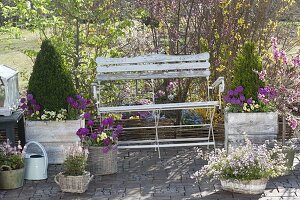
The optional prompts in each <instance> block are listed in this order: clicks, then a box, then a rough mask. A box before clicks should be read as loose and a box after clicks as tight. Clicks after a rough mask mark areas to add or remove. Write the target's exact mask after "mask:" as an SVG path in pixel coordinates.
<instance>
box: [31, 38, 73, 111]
mask: <svg viewBox="0 0 300 200" xmlns="http://www.w3.org/2000/svg"><path fill="white" fill-rule="evenodd" d="M28 93H32V94H33V95H34V98H35V99H36V100H37V102H38V103H39V104H41V105H42V106H43V108H44V109H47V110H51V111H58V110H60V109H61V108H65V109H66V108H67V101H66V99H67V97H68V96H69V95H74V94H75V88H74V84H73V82H72V77H71V74H70V72H69V71H68V70H67V69H66V67H65V66H64V64H63V60H62V57H61V55H60V53H59V52H58V51H57V50H56V49H55V47H54V46H53V44H52V43H51V41H50V40H44V41H43V42H42V45H41V50H40V52H39V53H38V55H37V58H36V60H35V63H34V66H33V71H32V73H31V76H30V79H29V83H28Z"/></svg>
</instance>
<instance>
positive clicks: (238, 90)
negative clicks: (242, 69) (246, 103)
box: [235, 85, 244, 93]
mask: <svg viewBox="0 0 300 200" xmlns="http://www.w3.org/2000/svg"><path fill="white" fill-rule="evenodd" d="M235 91H236V92H237V93H241V92H243V91H244V88H243V86H241V85H240V86H237V87H236V88H235Z"/></svg>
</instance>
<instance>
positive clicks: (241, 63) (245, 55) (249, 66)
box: [231, 42, 264, 101]
mask: <svg viewBox="0 0 300 200" xmlns="http://www.w3.org/2000/svg"><path fill="white" fill-rule="evenodd" d="M261 70H262V59H261V57H260V56H259V54H258V53H257V51H256V47H255V45H254V43H252V42H246V43H245V44H244V46H243V47H242V50H241V51H240V52H239V53H238V55H237V57H236V59H235V61H234V72H233V80H232V84H231V88H236V87H238V86H240V85H241V86H243V87H244V95H245V97H246V98H247V99H248V98H251V97H252V99H253V100H255V101H257V91H258V88H260V87H263V85H264V84H263V82H262V81H261V80H259V77H258V76H257V74H256V73H255V72H254V71H261Z"/></svg>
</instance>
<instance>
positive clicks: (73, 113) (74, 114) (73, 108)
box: [20, 94, 91, 121]
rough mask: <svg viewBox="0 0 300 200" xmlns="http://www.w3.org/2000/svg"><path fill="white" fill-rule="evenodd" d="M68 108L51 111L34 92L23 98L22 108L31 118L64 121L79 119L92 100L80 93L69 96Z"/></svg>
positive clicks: (27, 116) (21, 101)
mask: <svg viewBox="0 0 300 200" xmlns="http://www.w3.org/2000/svg"><path fill="white" fill-rule="evenodd" d="M66 101H67V103H68V109H64V108H61V109H60V110H58V111H49V110H47V109H44V106H42V105H41V104H39V103H38V102H37V100H36V99H35V98H34V97H33V95H32V94H27V95H26V97H23V98H21V100H20V108H21V109H22V110H23V111H24V114H25V116H26V118H27V119H29V120H44V121H46V120H54V121H63V120H67V119H77V118H78V117H79V116H80V114H81V113H82V112H83V111H85V110H86V109H87V107H88V106H89V105H91V101H90V100H88V99H85V98H84V97H82V96H80V95H75V96H68V97H67V99H66Z"/></svg>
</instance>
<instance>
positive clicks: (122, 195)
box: [0, 148, 300, 200]
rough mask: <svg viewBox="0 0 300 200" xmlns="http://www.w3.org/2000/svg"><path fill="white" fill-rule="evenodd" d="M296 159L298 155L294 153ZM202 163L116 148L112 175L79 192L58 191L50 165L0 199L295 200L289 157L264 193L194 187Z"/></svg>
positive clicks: (296, 175) (185, 152) (173, 153)
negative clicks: (285, 170) (42, 175)
mask: <svg viewBox="0 0 300 200" xmlns="http://www.w3.org/2000/svg"><path fill="white" fill-rule="evenodd" d="M297 155H298V156H299V154H297ZM205 163H206V162H205V161H204V160H202V159H200V157H199V155H197V152H196V150H195V149H194V148H177V149H174V148H168V149H162V158H161V159H159V158H158V155H157V152H155V151H154V150H153V149H142V150H136V151H132V150H130V151H128V150H120V152H119V155H118V165H119V166H118V170H119V171H118V173H117V174H114V175H106V176H96V177H95V178H94V180H93V181H92V182H91V183H90V185H89V188H88V190H87V191H86V192H85V193H84V194H72V193H63V192H61V191H60V189H59V187H58V185H57V184H56V183H55V182H54V180H53V178H54V175H55V174H57V173H59V172H60V171H61V170H62V166H61V165H50V166H49V169H48V177H49V178H48V179H47V180H42V181H26V182H25V184H24V186H23V187H22V188H19V189H15V190H0V198H1V199H9V200H13V199H30V200H36V199H43V200H44V199H45V200H47V199H51V200H55V199H78V200H81V199H91V200H96V199H99V200H108V199H109V200H111V199H124V200H139V199H141V200H142V199H143V200H144V199H147V200H150V199H157V200H166V199H175V200H179V199H186V200H187V199H193V200H195V199H208V200H217V199H220V200H227V199H236V200H250V199H255V200H256V199H261V200H267V199H272V200H279V199H280V200H292V199H294V200H300V166H298V159H297V158H295V160H294V165H295V170H294V171H293V172H292V174H290V175H288V176H283V177H279V178H275V179H271V180H269V182H268V185H267V188H266V190H265V192H264V194H261V195H242V194H236V193H231V192H225V191H222V189H221V186H220V183H219V182H207V181H201V182H200V183H195V180H194V179H192V178H191V175H192V174H193V173H194V172H195V171H197V170H199V169H200V168H201V166H203V165H204V164H205Z"/></svg>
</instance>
